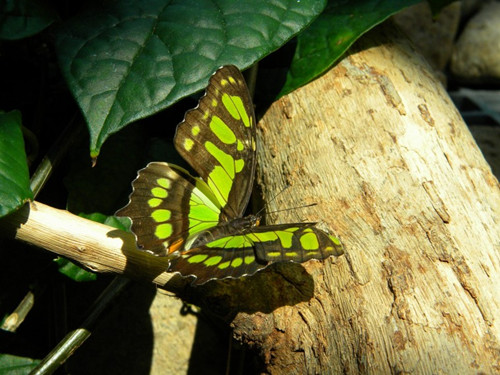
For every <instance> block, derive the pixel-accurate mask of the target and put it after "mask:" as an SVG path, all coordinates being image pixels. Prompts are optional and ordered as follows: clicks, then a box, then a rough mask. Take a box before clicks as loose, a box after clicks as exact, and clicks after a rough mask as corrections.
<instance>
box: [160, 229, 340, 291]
mask: <svg viewBox="0 0 500 375" xmlns="http://www.w3.org/2000/svg"><path fill="white" fill-rule="evenodd" d="M342 253H343V251H342V246H341V244H340V242H339V241H338V240H337V239H336V238H335V237H333V236H329V235H327V234H326V233H325V232H323V231H321V230H320V229H318V228H315V227H314V226H313V224H304V223H300V224H279V225H272V226H263V227H252V228H248V229H246V230H245V231H243V232H242V233H241V234H232V235H228V236H223V237H221V238H219V239H217V240H215V241H212V242H209V243H207V244H206V245H204V246H200V247H197V248H194V249H191V250H188V251H186V252H185V253H183V254H182V256H181V257H179V258H176V259H173V260H172V261H171V263H170V267H169V271H174V272H179V273H180V274H181V275H183V276H188V275H195V276H196V279H195V281H193V283H194V284H203V283H205V282H207V281H209V280H212V279H222V278H238V277H242V276H247V275H253V274H254V273H255V272H257V271H259V270H260V269H262V268H265V267H267V266H268V265H269V264H271V263H275V262H299V263H301V262H305V261H307V260H309V259H318V260H321V259H326V258H328V257H329V256H332V255H335V256H339V255H341V254H342Z"/></svg>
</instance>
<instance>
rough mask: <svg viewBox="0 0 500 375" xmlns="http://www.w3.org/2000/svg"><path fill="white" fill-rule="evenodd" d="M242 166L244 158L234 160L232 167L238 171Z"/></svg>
mask: <svg viewBox="0 0 500 375" xmlns="http://www.w3.org/2000/svg"><path fill="white" fill-rule="evenodd" d="M244 166H245V160H243V159H238V160H235V161H234V167H235V169H236V173H240V172H241V171H242V170H243V167H244Z"/></svg>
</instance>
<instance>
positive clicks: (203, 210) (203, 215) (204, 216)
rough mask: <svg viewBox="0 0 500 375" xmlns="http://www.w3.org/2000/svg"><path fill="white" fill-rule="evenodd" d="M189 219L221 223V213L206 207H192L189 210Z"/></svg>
mask: <svg viewBox="0 0 500 375" xmlns="http://www.w3.org/2000/svg"><path fill="white" fill-rule="evenodd" d="M189 218H190V219H191V218H192V219H195V220H201V221H215V222H216V223H218V222H219V213H218V212H215V211H213V210H211V209H210V208H209V207H207V206H204V205H196V206H191V208H190V209H189Z"/></svg>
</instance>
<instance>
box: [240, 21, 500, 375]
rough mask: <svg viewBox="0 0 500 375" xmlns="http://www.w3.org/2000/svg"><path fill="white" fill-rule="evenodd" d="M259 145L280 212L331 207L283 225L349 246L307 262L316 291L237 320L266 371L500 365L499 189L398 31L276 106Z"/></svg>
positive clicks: (373, 38)
mask: <svg viewBox="0 0 500 375" xmlns="http://www.w3.org/2000/svg"><path fill="white" fill-rule="evenodd" d="M259 150H260V151H259V158H258V164H259V169H258V170H259V182H260V184H261V186H262V187H263V191H264V195H265V196H266V197H274V196H276V195H277V193H278V192H280V191H282V190H283V189H284V187H285V185H291V187H290V188H288V189H287V190H286V194H281V195H279V196H278V197H277V198H276V199H275V200H274V201H272V202H271V204H270V207H269V211H273V210H276V209H277V208H283V207H298V206H301V205H302V204H304V203H305V204H307V203H317V204H318V205H317V206H316V207H313V208H311V209H307V210H306V209H297V210H292V211H285V212H280V213H279V214H277V215H276V216H277V218H275V221H276V222H294V221H301V220H305V221H319V222H322V223H324V224H325V226H326V228H328V229H330V230H331V231H333V232H334V233H336V234H338V235H340V237H341V239H342V241H343V244H344V246H345V251H346V254H345V256H344V257H340V258H338V259H337V260H336V261H327V262H325V265H324V266H321V263H318V262H310V263H309V264H306V265H305V267H306V269H307V270H308V272H309V273H310V274H311V275H312V278H313V281H314V294H313V295H312V296H311V298H309V299H307V300H304V301H301V302H298V303H296V304H295V305H285V306H280V307H278V308H276V309H274V310H273V311H272V312H271V313H269V314H262V313H261V312H257V313H253V314H248V313H246V312H245V313H239V314H237V315H236V317H235V318H234V320H233V322H232V325H233V326H234V335H235V337H237V338H238V339H239V340H240V341H241V342H243V343H246V344H248V345H251V346H252V347H254V348H258V351H259V353H260V355H261V358H262V360H263V365H264V372H266V373H271V374H282V373H287V374H326V373H349V374H357V373H383V374H387V373H403V372H413V373H447V374H452V373H456V374H458V373H461V374H464V373H479V372H484V373H496V372H498V371H500V362H499V361H500V355H499V353H500V345H499V337H500V319H498V317H499V316H500V292H499V290H500V287H499V285H500V259H499V254H500V251H499V250H500V230H499V218H500V190H499V184H498V181H497V179H496V178H495V177H494V176H493V175H492V173H491V170H490V167H489V166H488V164H487V163H486V161H485V160H484V158H483V156H482V154H481V151H480V150H479V149H478V147H477V145H476V143H475V142H474V139H473V138H472V136H471V134H470V132H469V130H468V129H467V126H466V125H465V123H464V122H463V120H462V118H461V117H460V115H459V113H458V111H457V110H456V108H455V106H454V105H453V103H452V102H451V100H450V98H449V97H448V95H447V93H446V91H445V89H444V88H443V87H442V86H441V84H440V83H439V81H438V80H437V78H436V77H435V76H434V75H433V73H432V72H431V69H430V68H429V67H428V65H427V63H426V62H425V61H424V60H423V59H422V58H421V57H419V55H418V54H417V53H416V52H415V51H414V50H413V48H412V47H411V46H410V45H409V43H408V42H407V41H406V39H405V38H403V37H402V36H401V35H400V34H399V33H398V32H397V30H396V29H393V28H391V27H387V26H386V27H381V28H377V29H376V30H374V31H372V32H370V33H369V34H368V35H366V36H364V37H363V38H362V39H361V40H359V41H358V42H357V44H356V45H355V46H354V48H352V49H351V50H350V53H349V54H348V55H347V56H346V57H345V58H344V59H343V60H342V61H341V62H340V63H339V64H338V65H337V66H335V68H333V69H332V70H330V71H329V72H328V73H327V74H325V75H324V76H323V77H321V78H320V79H317V80H316V81H314V82H312V83H310V84H309V85H307V86H306V87H303V88H301V89H299V90H297V91H295V92H293V93H291V94H290V95H287V96H285V97H283V98H281V99H280V100H278V101H277V102H275V103H274V104H273V105H272V106H271V107H270V108H269V110H268V111H267V113H266V114H265V115H264V117H263V119H262V120H261V121H260V123H259ZM269 288H272V286H269ZM291 289H293V288H290V290H291ZM263 293H267V291H263ZM282 293H289V291H288V290H283V291H282Z"/></svg>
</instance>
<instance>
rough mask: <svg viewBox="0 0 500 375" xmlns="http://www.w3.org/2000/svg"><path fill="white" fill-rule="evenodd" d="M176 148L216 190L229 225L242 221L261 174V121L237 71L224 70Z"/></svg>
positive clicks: (182, 127) (183, 126)
mask: <svg viewBox="0 0 500 375" xmlns="http://www.w3.org/2000/svg"><path fill="white" fill-rule="evenodd" d="M174 143H175V147H176V149H177V151H178V152H179V153H180V154H181V156H182V157H183V158H184V159H185V160H186V161H187V162H188V163H189V164H190V165H191V166H192V167H193V169H194V170H195V171H196V172H197V173H198V174H199V175H200V177H201V178H202V179H203V180H204V181H205V182H206V183H207V184H208V186H210V188H211V189H212V191H213V193H214V195H215V196H216V199H217V200H218V202H219V203H220V205H221V206H222V212H223V216H224V217H225V219H226V220H228V219H233V218H237V217H241V216H242V215H243V212H244V211H245V208H246V206H247V203H248V200H249V198H250V194H251V191H252V184H253V176H254V171H255V116H254V110H253V105H252V103H251V101H250V95H249V93H248V88H247V86H246V83H245V80H244V78H243V76H242V74H241V73H240V71H239V70H238V68H236V67H235V66H232V65H228V66H224V67H222V68H221V69H219V70H218V71H217V72H216V73H215V74H214V75H213V76H212V77H211V78H210V84H209V85H208V87H207V90H206V93H205V95H204V96H203V97H202V98H201V99H200V102H199V104H198V107H196V108H195V109H193V110H191V111H188V112H187V113H186V115H185V117H184V121H183V122H182V123H180V124H179V126H178V127H177V132H176V135H175V139H174Z"/></svg>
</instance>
